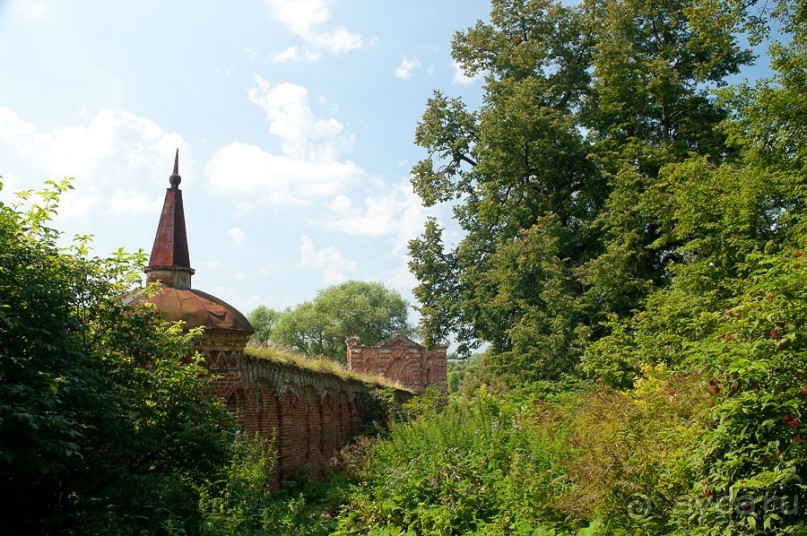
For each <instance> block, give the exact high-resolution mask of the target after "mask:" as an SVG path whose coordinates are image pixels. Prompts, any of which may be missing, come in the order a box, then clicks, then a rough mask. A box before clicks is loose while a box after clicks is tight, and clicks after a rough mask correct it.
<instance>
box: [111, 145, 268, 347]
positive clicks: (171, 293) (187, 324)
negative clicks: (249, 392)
mask: <svg viewBox="0 0 807 536" xmlns="http://www.w3.org/2000/svg"><path fill="white" fill-rule="evenodd" d="M168 181H169V182H170V184H171V187H170V188H168V190H167V192H166V194H165V203H164V204H163V211H162V214H161V215H160V223H159V225H158V226H157V236H156V237H155V238H154V247H153V248H152V250H151V258H150V259H149V265H148V266H147V267H146V269H145V272H146V274H147V277H146V281H147V282H149V283H151V282H157V281H159V282H160V283H161V285H160V291H159V292H158V293H157V294H156V295H154V296H153V297H151V298H149V301H150V302H151V303H153V304H154V305H156V306H157V309H159V310H160V312H162V313H163V314H164V315H165V317H166V318H167V319H168V320H170V321H172V322H176V321H179V320H181V321H182V322H184V325H183V327H184V328H185V329H191V328H198V327H201V326H204V327H206V328H207V329H236V330H241V331H246V332H248V333H254V332H255V330H254V329H253V328H252V326H251V325H250V323H249V320H247V318H246V317H245V316H244V315H243V314H242V313H241V312H240V311H239V310H238V309H236V308H235V307H233V306H232V305H230V304H228V303H226V302H224V301H223V300H220V299H218V298H216V297H215V296H211V295H210V294H208V293H206V292H202V291H201V290H196V289H193V288H191V276H192V275H193V273H194V270H193V268H191V263H190V255H189V254H188V237H187V232H186V230H185V210H184V208H183V206H182V190H180V189H179V183H180V182H181V181H182V178H181V177H180V176H179V149H177V154H176V157H175V158H174V172H173V173H172V174H171V176H170V177H169V178H168ZM142 299H143V297H142V296H131V297H129V298H128V299H127V300H126V301H129V302H132V301H139V300H142Z"/></svg>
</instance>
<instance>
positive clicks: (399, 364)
mask: <svg viewBox="0 0 807 536" xmlns="http://www.w3.org/2000/svg"><path fill="white" fill-rule="evenodd" d="M420 374H421V372H420V357H419V356H418V355H417V354H413V353H410V352H407V353H405V354H402V355H398V356H395V357H394V358H393V359H392V361H391V362H390V364H389V365H388V366H387V368H386V370H385V371H384V373H383V374H382V376H384V377H385V378H388V379H390V380H393V381H397V382H399V383H400V384H402V385H420V384H421V383H422V379H421V377H420Z"/></svg>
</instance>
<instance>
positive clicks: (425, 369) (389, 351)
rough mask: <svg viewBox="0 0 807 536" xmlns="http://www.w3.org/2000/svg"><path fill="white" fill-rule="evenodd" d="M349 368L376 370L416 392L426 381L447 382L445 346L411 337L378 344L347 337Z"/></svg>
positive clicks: (376, 373)
mask: <svg viewBox="0 0 807 536" xmlns="http://www.w3.org/2000/svg"><path fill="white" fill-rule="evenodd" d="M347 366H348V369H350V370H354V371H356V372H361V373H363V374H375V375H378V376H382V377H384V378H386V379H388V380H391V381H394V382H398V383H400V384H401V385H402V386H404V387H406V388H408V389H412V390H413V391H415V392H417V393H421V392H423V390H424V389H425V388H426V386H427V385H430V384H433V383H437V384H440V383H445V382H446V379H447V377H448V370H447V367H448V361H447V359H446V348H445V347H438V348H437V349H435V350H426V347H425V346H423V345H421V344H418V343H416V342H414V341H412V340H411V339H409V338H408V337H403V336H398V337H394V338H392V339H390V340H388V341H383V342H381V343H379V344H378V345H377V346H363V345H361V344H360V341H359V339H358V338H356V337H351V338H349V339H348V340H347Z"/></svg>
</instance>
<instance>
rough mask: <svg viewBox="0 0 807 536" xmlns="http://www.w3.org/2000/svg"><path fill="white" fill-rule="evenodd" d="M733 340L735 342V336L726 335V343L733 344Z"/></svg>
mask: <svg viewBox="0 0 807 536" xmlns="http://www.w3.org/2000/svg"><path fill="white" fill-rule="evenodd" d="M733 340H734V336H733V335H726V342H731V341H733Z"/></svg>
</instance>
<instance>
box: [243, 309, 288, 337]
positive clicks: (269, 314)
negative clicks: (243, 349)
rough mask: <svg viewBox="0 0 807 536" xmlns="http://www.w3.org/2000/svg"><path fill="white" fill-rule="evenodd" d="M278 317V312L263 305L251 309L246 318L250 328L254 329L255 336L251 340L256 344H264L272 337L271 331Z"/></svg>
mask: <svg viewBox="0 0 807 536" xmlns="http://www.w3.org/2000/svg"><path fill="white" fill-rule="evenodd" d="M279 317H280V311H275V310H274V309H269V308H268V307H266V306H265V305H259V306H258V307H256V308H255V309H253V310H252V311H251V312H250V313H249V315H248V316H247V318H248V319H249V323H250V324H252V327H253V328H255V334H254V335H253V336H252V340H253V341H255V342H257V343H258V344H266V343H267V342H269V340H270V339H271V337H272V329H273V328H274V327H275V324H276V323H277V319H278V318H279Z"/></svg>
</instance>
